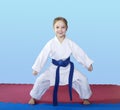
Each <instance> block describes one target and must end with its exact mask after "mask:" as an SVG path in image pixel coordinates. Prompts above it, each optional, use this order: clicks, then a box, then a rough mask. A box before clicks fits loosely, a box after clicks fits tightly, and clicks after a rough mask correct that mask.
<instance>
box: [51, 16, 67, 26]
mask: <svg viewBox="0 0 120 110" xmlns="http://www.w3.org/2000/svg"><path fill="white" fill-rule="evenodd" d="M60 20H61V21H63V22H64V23H65V25H66V28H68V22H67V20H66V19H65V18H64V17H56V18H55V19H54V21H53V26H54V25H55V23H56V22H57V21H60Z"/></svg>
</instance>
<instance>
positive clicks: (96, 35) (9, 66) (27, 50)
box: [0, 0, 120, 84]
mask: <svg viewBox="0 0 120 110" xmlns="http://www.w3.org/2000/svg"><path fill="white" fill-rule="evenodd" d="M57 16H63V17H65V18H66V19H67V20H68V23H69V29H68V32H67V36H69V38H70V39H72V40H73V41H75V42H76V43H77V44H78V45H79V46H80V47H81V48H82V49H83V50H84V51H85V52H86V53H87V54H88V56H89V57H90V58H91V59H93V60H94V65H93V66H94V71H93V72H91V73H90V72H88V71H87V70H86V69H85V68H83V67H82V66H81V65H79V64H78V63H77V62H76V61H74V62H75V66H76V68H78V69H79V70H80V71H81V72H82V73H84V74H85V75H86V76H87V77H88V80H89V83H91V84H120V1H119V0H60V1H57V0H1V1H0V83H34V81H35V79H36V78H37V76H36V77H34V76H33V75H32V74H31V73H32V69H31V67H32V65H33V63H34V61H35V59H36V57H37V55H38V54H39V52H40V50H41V49H42V48H43V46H44V45H45V44H46V43H47V41H48V40H49V39H51V38H52V37H53V36H54V32H53V28H52V22H53V19H54V18H55V17H57ZM72 60H74V59H72ZM49 62H50V61H48V63H47V66H45V67H48V66H49ZM44 69H45V68H44ZM44 69H43V71H44Z"/></svg>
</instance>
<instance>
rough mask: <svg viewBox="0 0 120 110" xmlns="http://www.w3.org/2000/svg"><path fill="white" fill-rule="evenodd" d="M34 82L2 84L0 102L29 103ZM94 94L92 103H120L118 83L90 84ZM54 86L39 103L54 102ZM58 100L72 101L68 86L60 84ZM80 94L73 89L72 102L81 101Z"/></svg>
mask: <svg viewBox="0 0 120 110" xmlns="http://www.w3.org/2000/svg"><path fill="white" fill-rule="evenodd" d="M32 86H33V85H32V84H0V102H13V103H28V101H29V99H30V95H29V92H30V90H31V89H32ZM90 86H91V89H92V92H93V95H92V97H91V98H90V101H91V102H92V103H120V86H118V85H90ZM52 94H53V87H50V88H49V89H48V91H47V92H46V93H45V94H44V95H43V97H42V99H41V100H40V101H38V103H52ZM58 101H59V102H62V103H71V102H70V100H69V94H68V86H60V88H59V92H58ZM81 102H82V100H81V99H79V96H78V94H77V93H76V92H75V91H74V90H73V101H72V103H81Z"/></svg>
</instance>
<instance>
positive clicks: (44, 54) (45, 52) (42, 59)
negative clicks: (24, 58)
mask: <svg viewBox="0 0 120 110" xmlns="http://www.w3.org/2000/svg"><path fill="white" fill-rule="evenodd" d="M49 53H50V42H48V43H47V44H46V45H45V47H44V48H43V49H42V50H41V52H40V54H39V55H38V57H37V59H36V60H35V63H34V64H33V66H32V69H33V70H35V71H37V72H40V71H41V69H42V68H43V66H44V64H45V63H46V61H47V59H48V56H49Z"/></svg>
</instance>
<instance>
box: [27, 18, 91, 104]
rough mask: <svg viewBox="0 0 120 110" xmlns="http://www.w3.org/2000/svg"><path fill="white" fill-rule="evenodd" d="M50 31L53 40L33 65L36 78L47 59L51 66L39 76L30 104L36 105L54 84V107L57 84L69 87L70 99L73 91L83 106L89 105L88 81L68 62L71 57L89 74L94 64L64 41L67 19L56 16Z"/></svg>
mask: <svg viewBox="0 0 120 110" xmlns="http://www.w3.org/2000/svg"><path fill="white" fill-rule="evenodd" d="M53 29H54V32H55V37H54V38H52V39H51V40H50V41H49V42H48V43H47V44H46V45H45V47H44V48H43V49H42V51H41V52H40V54H39V55H38V57H37V59H36V61H35V63H34V65H33V66H32V69H33V74H34V75H37V74H38V73H39V72H40V70H41V69H42V68H43V66H44V64H45V62H46V61H47V58H48V57H50V58H51V59H52V63H51V65H50V67H49V68H48V69H47V70H46V71H45V72H44V73H43V74H41V75H40V76H39V77H38V78H37V80H36V82H35V84H34V86H33V88H32V90H31V92H30V95H31V99H30V101H29V102H28V103H29V104H35V103H36V100H39V99H40V98H41V96H42V95H43V94H44V93H45V92H46V90H47V89H49V87H50V86H53V85H54V91H53V105H57V91H58V86H59V85H66V84H69V94H70V99H71V100H72V90H71V89H72V88H73V89H75V90H76V92H77V93H78V94H79V97H80V98H81V99H83V104H90V101H89V100H88V99H89V98H90V96H91V95H92V92H91V89H90V86H89V84H88V81H87V78H86V77H85V76H84V75H83V74H82V73H80V72H79V71H78V70H76V69H75V68H74V64H73V63H72V62H71V61H70V56H71V55H73V57H74V58H75V59H76V60H77V61H78V62H79V63H80V64H82V65H83V66H84V67H86V68H87V69H88V71H92V70H93V67H92V63H93V61H92V60H91V59H90V58H89V57H88V56H87V54H86V53H85V52H84V51H83V50H82V49H81V48H80V47H79V46H78V45H77V44H76V43H74V42H73V41H71V40H70V39H68V38H67V36H66V31H67V29H68V23H67V20H66V19H65V18H63V17H57V18H55V19H54V21H53Z"/></svg>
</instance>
